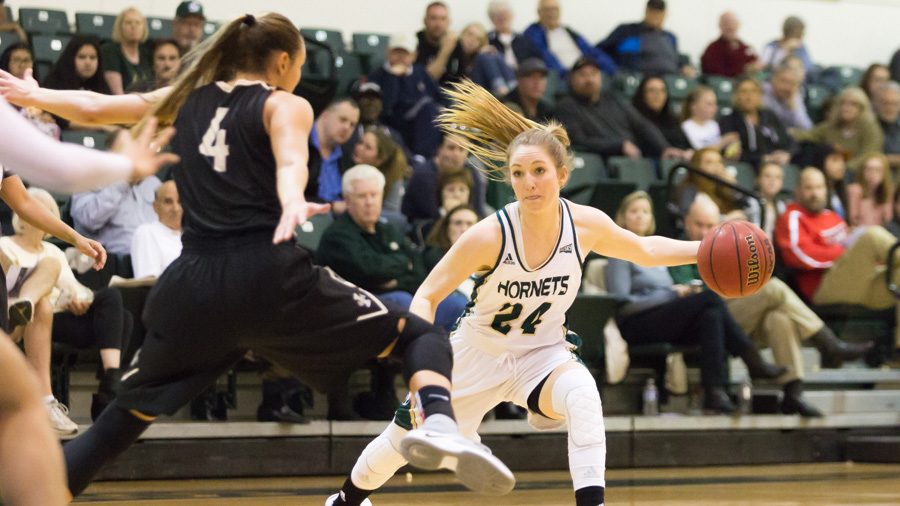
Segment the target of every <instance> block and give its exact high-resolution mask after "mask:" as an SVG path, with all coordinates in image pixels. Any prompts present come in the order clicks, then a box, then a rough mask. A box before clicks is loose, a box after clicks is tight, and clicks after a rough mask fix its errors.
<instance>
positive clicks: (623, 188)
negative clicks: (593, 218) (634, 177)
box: [589, 181, 637, 217]
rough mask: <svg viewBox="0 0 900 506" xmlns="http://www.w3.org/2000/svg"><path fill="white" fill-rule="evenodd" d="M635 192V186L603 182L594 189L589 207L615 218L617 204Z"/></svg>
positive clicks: (616, 182)
mask: <svg viewBox="0 0 900 506" xmlns="http://www.w3.org/2000/svg"><path fill="white" fill-rule="evenodd" d="M635 190H637V185H636V184H634V183H627V182H624V181H603V182H601V183H600V184H598V185H597V186H596V187H595V188H594V194H593V195H591V200H590V201H589V205H590V206H591V207H596V208H597V209H599V210H601V211H603V212H604V213H606V214H608V215H609V216H611V217H615V215H616V210H618V208H619V203H621V202H622V199H624V198H625V197H626V196H627V195H628V194H629V193H631V192H633V191H635Z"/></svg>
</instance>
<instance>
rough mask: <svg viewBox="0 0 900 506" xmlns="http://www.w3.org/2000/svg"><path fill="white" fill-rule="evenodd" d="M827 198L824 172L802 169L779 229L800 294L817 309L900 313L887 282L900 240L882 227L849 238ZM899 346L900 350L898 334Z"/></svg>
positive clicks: (786, 260)
mask: <svg viewBox="0 0 900 506" xmlns="http://www.w3.org/2000/svg"><path fill="white" fill-rule="evenodd" d="M827 196H828V191H827V188H826V186H825V176H824V174H822V171H820V170H819V169H817V168H815V167H807V168H805V169H803V171H802V172H801V173H800V181H799V184H798V186H797V193H796V198H797V201H796V202H794V203H791V204H790V205H788V207H787V210H786V211H785V213H784V214H783V215H781V216H780V217H779V218H778V223H777V225H776V226H775V242H776V244H778V248H779V250H780V252H781V258H782V260H783V261H784V264H785V265H786V266H787V267H790V268H792V269H794V270H796V281H797V288H798V289H799V291H800V293H801V295H803V296H804V297H806V299H807V300H811V301H813V302H815V303H816V304H860V305H863V306H865V307H868V308H871V309H886V308H889V307H891V306H895V307H897V308H898V312H900V303H898V301H897V300H896V299H895V298H894V297H893V295H891V293H890V292H888V290H887V286H886V284H885V281H884V269H885V267H884V266H885V264H886V261H887V252H888V250H889V249H890V247H891V246H892V245H893V244H894V242H895V240H896V239H895V238H894V236H893V235H891V233H890V232H888V231H887V230H885V229H884V228H883V227H880V226H872V227H859V228H857V229H855V230H854V231H853V233H852V234H851V233H848V232H849V229H848V227H847V223H846V222H845V221H844V220H843V219H842V218H841V217H840V216H838V215H837V214H836V213H835V212H833V211H830V210H828V209H826V208H825V205H826V203H827V202H828V200H827ZM897 271H900V268H898V269H897ZM897 271H895V272H894V278H895V279H896V278H897V277H898V272H897ZM895 343H896V346H897V347H898V348H900V336H898V335H897V333H896V330H895Z"/></svg>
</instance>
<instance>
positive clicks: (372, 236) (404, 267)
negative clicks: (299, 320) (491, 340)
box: [316, 165, 467, 328]
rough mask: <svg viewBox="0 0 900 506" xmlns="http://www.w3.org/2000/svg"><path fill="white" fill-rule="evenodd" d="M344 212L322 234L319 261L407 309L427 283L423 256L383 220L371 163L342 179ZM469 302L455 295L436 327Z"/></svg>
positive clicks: (380, 186) (380, 178)
mask: <svg viewBox="0 0 900 506" xmlns="http://www.w3.org/2000/svg"><path fill="white" fill-rule="evenodd" d="M342 183H343V194H344V199H345V201H346V203H347V212H346V213H345V214H343V215H341V216H338V217H337V218H336V219H335V220H334V223H332V224H331V225H330V226H329V227H328V229H326V230H325V232H324V233H323V234H322V240H321V242H320V243H319V247H318V249H317V250H316V259H317V262H318V263H319V264H321V265H326V266H328V267H331V269H332V270H334V272H336V273H337V274H338V275H340V276H341V277H343V278H344V279H346V280H347V281H350V282H351V283H353V284H355V285H357V286H359V287H360V288H362V289H364V290H368V291H370V292H372V293H374V294H376V295H377V296H378V298H380V299H382V300H386V301H389V302H392V303H394V304H395V305H398V306H402V307H406V308H408V307H409V304H410V303H411V302H412V294H414V293H415V292H416V290H418V289H419V285H420V284H421V283H422V281H423V280H424V279H425V267H424V263H423V262H422V256H421V255H420V254H419V252H418V251H416V250H415V249H414V248H413V247H412V244H410V242H409V241H408V240H407V239H406V238H405V237H404V236H403V233H402V232H401V231H400V230H398V229H397V228H396V227H394V226H393V225H391V224H390V223H386V222H382V221H381V220H380V217H381V204H382V201H383V199H384V175H383V174H382V173H381V171H379V170H378V169H376V168H375V167H372V166H371V165H356V166H354V167H353V168H351V169H349V170H348V171H347V172H345V173H344V177H343V179H342ZM466 302H467V301H465V300H458V298H455V297H454V296H453V295H451V296H450V297H448V298H447V299H446V300H444V301H443V302H442V303H441V304H440V305H439V306H438V308H437V314H436V315H435V321H434V322H435V323H436V324H438V325H441V326H444V327H448V328H449V327H450V326H451V325H453V322H455V321H456V319H457V318H458V317H459V315H460V314H462V311H463V309H464V308H465V304H466Z"/></svg>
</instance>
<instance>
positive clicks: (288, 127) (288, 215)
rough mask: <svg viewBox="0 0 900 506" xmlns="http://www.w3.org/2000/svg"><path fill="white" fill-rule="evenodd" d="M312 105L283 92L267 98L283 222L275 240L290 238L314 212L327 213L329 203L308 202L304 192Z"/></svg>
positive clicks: (266, 117)
mask: <svg viewBox="0 0 900 506" xmlns="http://www.w3.org/2000/svg"><path fill="white" fill-rule="evenodd" d="M312 118H313V112H312V106H310V105H309V102H307V101H306V100H304V99H302V98H300V97H297V96H295V95H291V94H290V93H285V92H282V91H276V92H273V93H272V95H271V96H270V97H269V98H268V100H266V105H265V108H264V111H263V123H264V124H265V126H266V131H267V132H269V138H270V139H271V140H272V153H273V154H274V155H275V164H276V167H277V169H276V170H277V171H278V172H277V174H276V185H277V189H278V200H279V201H280V202H281V221H280V222H279V223H278V228H277V229H275V237H273V239H272V242H274V243H275V244H278V243H280V242H284V241H289V240H291V239H292V238H293V237H294V232H295V231H296V229H297V227H298V226H299V225H302V224H303V223H305V222H306V220H307V219H308V218H309V217H310V216H313V215H315V214H321V213H325V212H328V210H329V209H330V208H331V206H330V205H329V204H315V203H309V202H307V201H306V198H305V197H304V196H303V192H304V190H305V189H306V182H307V178H308V177H309V167H308V166H307V164H308V162H309V147H308V145H309V133H310V131H312V121H313V120H312Z"/></svg>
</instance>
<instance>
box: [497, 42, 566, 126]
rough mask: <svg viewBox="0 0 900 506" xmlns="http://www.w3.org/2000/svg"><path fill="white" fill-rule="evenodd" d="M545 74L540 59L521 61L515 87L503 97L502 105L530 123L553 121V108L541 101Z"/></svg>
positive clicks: (545, 79) (545, 66) (544, 88)
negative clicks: (522, 116)
mask: <svg viewBox="0 0 900 506" xmlns="http://www.w3.org/2000/svg"><path fill="white" fill-rule="evenodd" d="M547 73H548V69H547V65H546V64H545V63H544V60H542V59H540V58H528V59H527V60H524V61H522V62H521V63H520V64H519V68H518V69H516V87H515V88H513V90H512V91H510V92H509V94H507V95H506V96H505V97H503V103H504V104H506V105H507V106H509V107H510V108H511V109H513V110H514V111H516V112H519V113H521V114H522V115H524V116H525V117H526V118H528V119H530V120H532V121H537V122H539V123H542V122H546V121H549V120H551V119H553V118H554V117H555V113H554V111H553V107H552V106H551V105H550V104H549V103H547V102H546V101H545V100H544V99H543V97H544V93H545V92H546V91H547Z"/></svg>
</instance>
